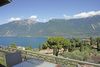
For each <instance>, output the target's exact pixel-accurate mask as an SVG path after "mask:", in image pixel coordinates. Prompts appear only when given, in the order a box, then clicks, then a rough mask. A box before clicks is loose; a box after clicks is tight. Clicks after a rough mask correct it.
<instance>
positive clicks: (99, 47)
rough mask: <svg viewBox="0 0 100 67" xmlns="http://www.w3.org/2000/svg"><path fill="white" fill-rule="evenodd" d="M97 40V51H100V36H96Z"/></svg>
mask: <svg viewBox="0 0 100 67" xmlns="http://www.w3.org/2000/svg"><path fill="white" fill-rule="evenodd" d="M96 42H97V51H100V37H98V38H96Z"/></svg>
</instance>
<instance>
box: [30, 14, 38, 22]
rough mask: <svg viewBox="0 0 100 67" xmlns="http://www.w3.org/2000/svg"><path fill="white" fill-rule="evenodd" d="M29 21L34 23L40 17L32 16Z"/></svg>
mask: <svg viewBox="0 0 100 67" xmlns="http://www.w3.org/2000/svg"><path fill="white" fill-rule="evenodd" d="M29 19H30V20H32V21H37V20H38V17H37V16H34V15H33V16H30V17H29Z"/></svg>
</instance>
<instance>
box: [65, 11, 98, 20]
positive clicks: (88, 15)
mask: <svg viewBox="0 0 100 67" xmlns="http://www.w3.org/2000/svg"><path fill="white" fill-rule="evenodd" d="M95 15H100V11H90V12H82V13H78V14H75V15H73V16H67V15H65V14H64V18H65V19H77V18H87V17H92V16H95Z"/></svg>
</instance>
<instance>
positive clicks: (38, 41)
mask: <svg viewBox="0 0 100 67" xmlns="http://www.w3.org/2000/svg"><path fill="white" fill-rule="evenodd" d="M46 40H47V38H43V37H35V38H34V37H0V45H3V46H9V45H10V44H12V43H16V45H17V46H23V47H26V46H32V47H33V48H38V47H39V46H42V44H43V43H44V42H45V41H46Z"/></svg>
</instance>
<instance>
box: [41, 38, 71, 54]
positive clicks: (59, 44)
mask: <svg viewBox="0 0 100 67" xmlns="http://www.w3.org/2000/svg"><path fill="white" fill-rule="evenodd" d="M69 45H70V41H69V40H67V39H65V38H64V37H49V38H48V40H47V41H46V42H45V43H44V44H43V48H47V47H49V48H51V49H53V54H54V55H56V56H58V54H59V50H60V49H61V48H64V50H66V49H67V48H68V47H69Z"/></svg>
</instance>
